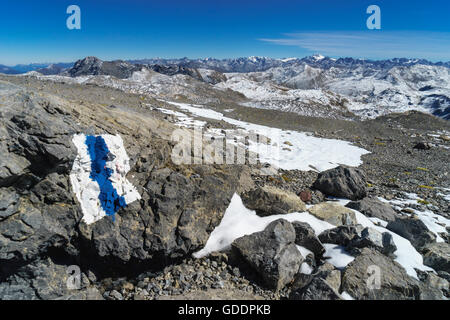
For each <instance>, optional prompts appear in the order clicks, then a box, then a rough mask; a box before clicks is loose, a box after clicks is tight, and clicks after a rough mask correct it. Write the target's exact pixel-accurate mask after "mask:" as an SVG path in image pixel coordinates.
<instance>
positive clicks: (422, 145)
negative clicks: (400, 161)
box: [413, 142, 432, 150]
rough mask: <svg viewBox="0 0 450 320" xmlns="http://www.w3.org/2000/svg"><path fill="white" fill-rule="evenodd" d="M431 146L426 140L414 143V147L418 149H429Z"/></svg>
mask: <svg viewBox="0 0 450 320" xmlns="http://www.w3.org/2000/svg"><path fill="white" fill-rule="evenodd" d="M431 147H432V145H431V144H430V143H428V142H418V143H416V144H415V145H414V147H413V148H414V149H419V150H430V149H431Z"/></svg>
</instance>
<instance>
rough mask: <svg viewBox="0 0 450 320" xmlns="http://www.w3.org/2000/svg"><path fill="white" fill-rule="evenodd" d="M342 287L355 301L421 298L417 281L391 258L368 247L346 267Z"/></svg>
mask: <svg viewBox="0 0 450 320" xmlns="http://www.w3.org/2000/svg"><path fill="white" fill-rule="evenodd" d="M378 276H379V278H378ZM378 279H379V281H378ZM341 290H342V291H345V292H347V293H348V294H350V296H352V297H353V298H355V299H358V300H373V299H377V300H378V299H379V300H406V299H419V298H420V283H419V281H417V280H415V279H413V278H411V277H410V276H409V275H408V274H407V273H406V271H405V269H403V267H402V266H401V265H399V264H398V263H397V262H395V261H393V260H392V259H391V258H389V257H387V256H385V255H383V254H382V253H380V252H378V251H376V250H374V249H369V248H364V249H363V250H362V252H361V254H360V255H359V256H357V257H356V258H355V260H353V261H352V262H351V263H350V264H349V265H348V266H347V267H346V268H345V270H344V273H343V275H342V286H341Z"/></svg>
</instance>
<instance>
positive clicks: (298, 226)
mask: <svg viewBox="0 0 450 320" xmlns="http://www.w3.org/2000/svg"><path fill="white" fill-rule="evenodd" d="M292 226H293V227H294V229H295V244H296V245H299V246H302V247H305V248H306V249H309V250H311V251H312V252H313V253H314V257H315V258H316V259H320V258H321V257H322V256H323V254H324V253H325V247H324V246H323V244H322V242H320V240H319V239H318V238H317V236H316V234H315V233H314V229H313V228H311V226H310V225H309V224H307V223H305V222H293V223H292Z"/></svg>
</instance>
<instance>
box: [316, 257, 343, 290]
mask: <svg viewBox="0 0 450 320" xmlns="http://www.w3.org/2000/svg"><path fill="white" fill-rule="evenodd" d="M317 277H319V278H322V279H323V280H325V282H326V283H328V285H329V286H330V287H331V288H333V289H334V290H335V291H336V292H339V289H340V287H341V271H340V270H338V269H336V268H335V267H334V266H333V265H332V264H330V263H328V262H325V263H324V264H322V265H321V266H320V267H319V268H318V269H317Z"/></svg>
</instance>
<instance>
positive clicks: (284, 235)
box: [232, 219, 303, 290]
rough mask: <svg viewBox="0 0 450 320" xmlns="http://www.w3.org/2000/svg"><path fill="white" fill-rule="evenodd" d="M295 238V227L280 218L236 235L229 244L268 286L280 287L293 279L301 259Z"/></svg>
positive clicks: (278, 288) (276, 288) (277, 288)
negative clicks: (237, 236) (250, 231)
mask: <svg viewBox="0 0 450 320" xmlns="http://www.w3.org/2000/svg"><path fill="white" fill-rule="evenodd" d="M294 241H295V230H294V227H293V226H292V225H291V224H290V223H289V222H288V221H286V220H284V219H279V220H276V221H273V222H272V223H270V224H269V225H268V226H267V227H266V229H264V231H261V232H257V233H253V234H251V235H247V236H244V237H241V238H238V239H236V240H235V241H234V242H233V244H232V248H233V250H235V251H236V252H237V253H238V254H239V255H240V256H241V257H242V258H243V259H244V260H245V261H246V262H247V263H249V265H250V266H252V268H253V269H254V270H255V271H256V272H257V273H258V274H259V275H260V276H261V278H262V279H263V280H264V282H265V283H266V284H267V285H268V286H269V287H271V288H273V289H275V290H280V289H282V288H283V287H284V286H286V285H287V284H288V283H290V282H291V281H292V280H293V279H294V276H295V275H296V274H297V272H298V270H299V267H300V265H301V263H302V261H303V257H302V255H301V254H300V252H299V251H298V249H297V247H296V246H295V243H294Z"/></svg>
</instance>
